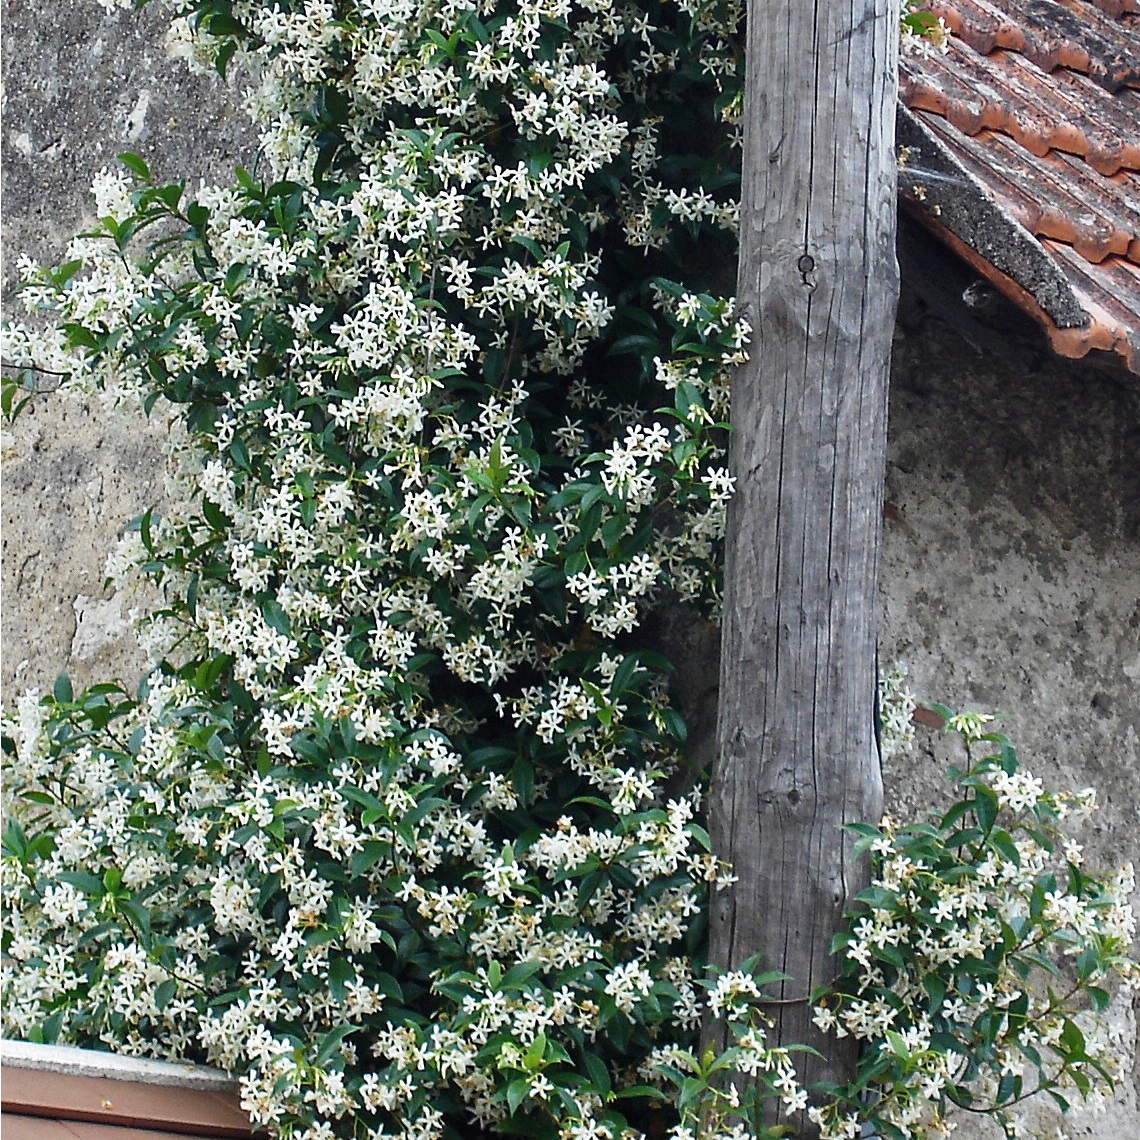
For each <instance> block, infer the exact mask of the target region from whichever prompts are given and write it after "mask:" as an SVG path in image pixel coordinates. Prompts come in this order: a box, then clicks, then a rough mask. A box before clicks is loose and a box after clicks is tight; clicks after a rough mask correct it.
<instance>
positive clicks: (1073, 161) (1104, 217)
mask: <svg viewBox="0 0 1140 1140" xmlns="http://www.w3.org/2000/svg"><path fill="white" fill-rule="evenodd" d="M930 8H931V11H932V12H934V13H935V14H936V15H940V16H942V17H943V18H944V19H945V21H946V23H947V25H948V26H949V27H950V28H951V29H952V31H953V32H954V36H953V38H952V39H951V41H950V45H949V50H948V51H947V52H946V53H945V54H931V55H928V56H919V55H908V56H905V57H904V59H903V61H902V63H901V66H900V81H899V93H900V96H901V98H902V101H903V103H904V104H905V106H906V107H907V108H909V109H910V112H911V114H910V115H909V117H906V118H905V120H904V119H903V118H900V132H899V137H900V140H901V141H902V142H904V143H906V144H907V146H908V147H909V148H911V149H913V150H914V152H915V155H916V158H917V161H916V162H915V163H913V164H911V165H909V166H908V165H906V164H904V166H903V169H902V171H901V172H900V193H901V194H902V195H903V198H904V202H907V203H908V207H909V209H910V210H911V212H912V213H914V214H915V215H916V216H918V217H919V219H920V220H922V221H923V222H924V223H925V224H926V225H927V226H928V228H930V229H932V230H934V231H935V232H936V233H937V234H938V235H939V236H940V237H942V238H943V240H945V241H946V242H947V244H949V245H951V246H952V248H955V249H956V250H957V251H958V252H959V253H960V254H962V255H963V256H965V257H966V258H967V260H969V261H970V263H971V264H972V265H974V266H975V268H976V269H977V270H978V271H979V272H981V273H983V274H984V275H985V276H987V277H988V278H989V279H990V280H991V281H992V282H993V283H994V284H995V285H996V286H997V287H998V288H999V289H1001V290H1002V292H1004V293H1005V294H1006V295H1007V296H1009V297H1011V298H1012V299H1013V300H1014V301H1015V302H1016V303H1018V304H1019V305H1021V307H1022V308H1024V309H1025V310H1026V311H1027V312H1029V313H1030V314H1031V315H1032V316H1034V317H1035V318H1036V319H1037V320H1038V321H1039V322H1040V323H1041V324H1042V325H1043V326H1044V328H1045V331H1046V332H1047V333H1048V335H1049V337H1050V340H1051V341H1052V343H1053V346H1054V348H1055V349H1056V350H1057V351H1058V352H1061V353H1063V354H1064V355H1068V356H1081V355H1084V354H1085V353H1087V352H1088V351H1090V350H1091V349H1104V350H1107V351H1112V352H1116V353H1118V354H1119V355H1120V356H1122V357H1123V358H1124V359H1125V361H1126V362H1127V363H1128V365H1129V367H1131V368H1132V369H1133V370H1134V371H1137V372H1140V0H932V2H931V4H930Z"/></svg>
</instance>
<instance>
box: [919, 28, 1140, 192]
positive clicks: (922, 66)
mask: <svg viewBox="0 0 1140 1140" xmlns="http://www.w3.org/2000/svg"><path fill="white" fill-rule="evenodd" d="M899 74H900V79H899V90H900V93H901V94H902V97H903V100H904V102H905V103H906V104H907V106H908V107H912V108H915V109H917V110H922V111H932V112H934V113H935V114H937V115H941V116H942V117H943V118H945V119H947V120H948V121H949V122H951V123H953V124H954V126H955V127H957V128H958V130H960V131H961V132H963V134H967V135H976V134H977V133H978V131H980V130H982V129H983V128H989V129H990V130H996V131H1001V132H1003V133H1004V134H1008V135H1009V136H1010V137H1011V138H1015V139H1017V141H1018V142H1019V143H1021V145H1022V146H1023V147H1025V149H1026V150H1028V151H1029V152H1030V153H1031V154H1036V155H1044V154H1048V152H1049V151H1050V150H1063V151H1067V152H1068V153H1069V154H1076V155H1080V156H1081V157H1082V158H1085V159H1087V160H1088V162H1089V164H1090V165H1091V166H1092V167H1093V168H1094V169H1095V170H1098V171H1100V172H1101V173H1102V174H1115V173H1116V171H1118V170H1119V169H1121V167H1129V168H1132V169H1136V168H1137V167H1140V114H1138V112H1140V92H1135V91H1131V90H1127V91H1124V92H1123V93H1121V94H1117V95H1111V94H1109V93H1108V92H1107V91H1105V90H1104V88H1102V87H1100V86H1099V85H1098V84H1096V83H1093V82H1092V81H1091V80H1090V79H1088V78H1087V77H1086V76H1083V75H1080V74H1078V73H1075V72H1071V71H1066V70H1062V71H1058V72H1056V73H1054V74H1048V73H1046V72H1044V71H1042V70H1041V68H1039V67H1038V66H1037V65H1036V64H1034V63H1031V62H1030V61H1029V60H1027V59H1026V58H1025V57H1024V56H1022V55H1020V54H1018V53H1017V52H1012V51H1002V50H995V51H993V52H990V54H989V55H981V54H979V53H978V52H976V51H974V50H973V48H970V47H969V46H967V45H965V44H963V43H962V42H961V41H958V40H951V41H950V50H949V51H948V52H947V54H946V55H944V56H941V55H938V56H935V55H931V56H925V57H923V56H907V57H905V58H904V59H903V61H902V66H901V68H900V73H899Z"/></svg>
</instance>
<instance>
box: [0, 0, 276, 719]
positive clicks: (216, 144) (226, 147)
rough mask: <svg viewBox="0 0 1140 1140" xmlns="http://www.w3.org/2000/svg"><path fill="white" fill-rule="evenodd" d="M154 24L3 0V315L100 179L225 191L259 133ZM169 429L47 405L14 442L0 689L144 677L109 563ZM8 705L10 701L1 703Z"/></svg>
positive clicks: (54, 258) (78, 7) (78, 4)
mask: <svg viewBox="0 0 1140 1140" xmlns="http://www.w3.org/2000/svg"><path fill="white" fill-rule="evenodd" d="M164 27H165V24H164V20H163V18H162V17H161V16H160V14H159V13H158V12H157V11H151V10H145V11H144V12H142V13H141V14H138V15H136V14H133V13H129V12H115V13H112V14H107V13H104V12H103V10H102V8H100V6H99V5H98V3H96V0H56V2H55V3H51V4H31V3H28V2H27V0H4V41H3V83H4V86H3V175H2V177H3V201H4V265H3V274H4V276H3V285H4V307H5V314H6V315H15V313H16V304H15V302H14V298H13V292H12V290H13V286H14V284H15V281H16V259H17V257H18V256H19V255H20V254H26V255H28V256H30V257H32V258H34V259H36V260H37V261H42V262H45V263H47V264H56V263H58V262H59V261H60V260H62V257H63V253H64V249H65V247H66V245H67V242H68V240H69V238H70V237H71V236H72V235H73V234H75V233H78V232H80V231H81V230H82V229H84V228H85V227H86V226H87V225H88V224H90V223H91V222H92V221H93V214H92V212H91V211H92V205H91V198H90V195H89V190H90V185H91V180H92V178H93V176H94V175H95V173H96V172H98V171H99V170H100V169H102V168H104V167H107V166H112V165H114V162H115V155H116V154H118V153H120V152H121V151H128V150H129V151H134V152H135V153H137V154H140V155H142V156H143V158H145V159H146V160H147V162H149V163H150V166H151V169H152V171H153V172H154V175H155V177H156V178H159V179H172V180H173V179H185V181H186V182H187V184H188V185H191V186H195V185H197V183H198V181H199V179H201V178H205V179H207V180H208V181H217V180H225V181H227V182H228V181H229V180H230V178H231V176H232V168H233V166H234V165H235V164H237V163H243V164H248V163H249V162H250V161H251V159H252V157H253V145H254V138H255V136H254V132H253V130H252V124H250V123H249V121H248V119H247V118H246V116H245V113H244V112H243V111H241V110H239V109H237V107H236V101H235V100H234V99H233V98H232V95H231V94H230V93H229V92H227V91H226V90H225V88H224V86H223V84H222V83H221V81H220V80H218V79H214V78H212V77H198V76H192V75H190V74H189V73H188V71H187V69H186V68H185V66H184V65H182V64H181V63H180V62H178V61H175V60H172V59H170V58H168V56H167V54H166V51H165V49H164V47H163V42H162V33H163V31H164ZM166 430H167V428H166V425H165V424H163V423H151V424H149V425H140V424H138V423H129V424H125V423H122V422H119V421H118V420H116V419H114V418H111V419H109V418H108V417H107V416H106V414H105V413H103V412H102V410H101V409H100V408H99V407H98V406H92V407H79V406H75V405H73V404H67V403H65V402H63V401H61V400H58V399H53V398H52V397H50V396H44V397H40V398H38V399H37V400H36V401H35V403H34V406H33V407H32V408H31V410H30V411H29V412H28V413H26V414H25V415H24V417H23V418H22V419H21V420H20V421H19V422H18V424H17V426H16V427H15V429H14V430H11V431H6V432H5V433H4V442H3V451H4V492H5V493H4V497H3V565H4V578H3V586H4V589H3V602H4V606H3V662H2V671H0V684H2V685H3V689H4V692H5V693H6V694H9V695H10V694H12V693H13V692H14V691H15V688H17V687H28V686H36V687H39V688H41V689H44V688H48V689H50V687H51V684H52V681H53V680H54V678H55V676H56V675H57V674H58V673H59V672H60V671H64V670H65V671H67V672H68V673H69V674H70V675H71V676H72V678H73V680H74V681H75V683H76V685H77V687H78V686H80V685H82V684H85V683H87V682H89V681H93V680H97V679H103V678H106V677H107V676H108V675H110V674H113V673H116V672H118V673H122V674H124V675H132V674H135V673H137V671H138V668H139V665H140V661H139V658H138V656H137V654H136V653H135V652H134V651H133V639H132V637H131V635H130V634H129V630H128V626H127V623H126V620H125V615H124V614H123V613H122V609H121V607H120V606H119V604H118V603H117V601H116V600H115V599H114V598H109V597H107V596H106V595H105V594H104V591H103V564H104V559H105V558H106V555H107V553H108V552H109V551H110V549H111V547H112V545H113V544H114V541H115V539H116V536H117V535H118V534H119V532H120V531H121V530H122V528H123V526H124V524H125V523H127V522H128V521H129V520H130V519H131V518H133V517H135V516H137V515H139V514H141V513H142V512H143V511H145V510H146V509H147V507H148V506H149V505H150V504H151V503H153V502H154V501H155V500H156V498H157V497H158V495H159V493H160V491H161V484H162V480H161V472H160V460H159V455H160V444H161V439H162V436H163V434H164V433H165V431H166ZM6 699H7V698H6Z"/></svg>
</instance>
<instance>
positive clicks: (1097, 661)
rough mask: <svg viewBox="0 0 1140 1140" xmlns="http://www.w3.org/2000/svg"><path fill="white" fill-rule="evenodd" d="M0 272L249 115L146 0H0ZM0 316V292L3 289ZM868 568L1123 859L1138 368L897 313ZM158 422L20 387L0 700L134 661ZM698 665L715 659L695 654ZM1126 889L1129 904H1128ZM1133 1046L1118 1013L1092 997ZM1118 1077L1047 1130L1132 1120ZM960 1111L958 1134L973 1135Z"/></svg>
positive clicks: (913, 659)
mask: <svg viewBox="0 0 1140 1140" xmlns="http://www.w3.org/2000/svg"><path fill="white" fill-rule="evenodd" d="M3 10H4V29H3V30H4V33H5V34H4V41H3V53H4V58H3V68H4V96H3V98H4V107H3V110H4V120H3V194H4V198H3V202H4V213H5V225H6V246H5V267H4V285H5V290H6V292H7V291H8V290H10V288H11V286H12V284H13V278H14V260H15V256H16V255H17V254H18V253H29V254H31V255H32V256H34V257H37V258H40V259H43V260H45V261H49V262H50V261H53V260H55V259H58V258H59V257H60V256H61V255H62V251H63V247H64V245H65V243H66V240H67V238H68V237H69V236H70V235H71V234H72V233H74V232H76V231H77V230H78V229H80V228H82V226H83V222H84V220H85V219H86V218H87V217H88V215H87V211H88V210H89V208H90V207H89V199H88V197H87V187H88V184H89V183H90V180H91V177H92V175H93V174H94V173H95V172H96V171H97V170H98V169H100V168H101V167H102V166H104V165H108V164H109V163H110V162H111V161H112V160H113V156H114V154H115V153H116V152H118V151H120V150H128V149H129V150H134V151H137V152H138V153H140V154H142V155H143V157H144V158H146V159H147V160H148V161H149V162H151V164H152V167H153V168H154V169H155V171H156V173H157V174H158V175H159V176H160V177H164V176H169V177H185V178H186V179H187V181H188V182H191V183H196V181H197V179H198V178H199V177H200V176H205V177H207V178H209V179H215V178H221V179H225V178H227V176H228V170H229V168H230V167H231V166H232V165H233V163H235V162H245V161H248V160H249V158H250V157H251V153H252V152H251V148H252V140H253V135H252V131H251V130H250V128H249V125H248V124H247V122H246V121H245V119H244V116H243V115H242V114H241V113H240V112H238V111H237V110H235V109H234V102H233V99H232V95H231V94H229V93H227V92H226V90H225V89H224V88H222V87H221V86H220V84H219V83H218V82H217V81H212V80H210V79H208V78H196V77H191V76H189V75H188V74H186V72H185V70H184V68H183V67H182V65H181V64H179V63H176V62H174V61H170V60H168V59H167V57H166V56H165V53H164V51H163V48H162V46H161V37H160V35H159V28H160V21H159V19H158V18H157V16H156V15H155V14H154V13H144V14H143V15H142V16H141V17H140V16H134V15H131V14H128V13H114V14H111V15H107V14H105V13H103V11H102V9H101V8H100V7H99V6H98V5H97V3H95V0H57V2H56V3H55V4H52V5H40V4H34V5H33V4H31V3H28V2H27V0H4V7H3ZM9 311H11V309H10V308H9ZM891 416H892V420H891V430H890V455H889V463H888V475H887V490H886V497H887V499H888V502H889V506H888V511H887V518H886V523H885V536H884V556H883V570H882V579H881V581H882V585H881V605H882V629H881V645H882V650H881V658H882V660H883V662H884V663H889V662H892V661H903V662H905V663H906V665H907V667H908V669H909V683H910V687H911V688H912V689H914V691H915V692H916V693H917V695H918V696H919V697H920V698H925V699H931V700H938V701H942V702H945V703H947V704H949V705H951V706H953V707H958V708H972V709H977V710H979V711H984V712H1000V713H1001V714H1003V718H1004V719H1003V725H1004V727H1005V729H1006V731H1007V732H1009V733H1010V735H1011V736H1012V737H1013V738H1014V740H1015V741H1016V742H1017V743H1018V744H1019V746H1020V750H1021V755H1022V759H1023V761H1024V763H1025V764H1026V765H1027V766H1028V767H1029V768H1030V769H1031V770H1032V771H1033V772H1034V773H1035V774H1038V775H1041V776H1043V777H1045V778H1046V779H1047V780H1048V781H1050V782H1053V783H1058V784H1060V785H1063V786H1069V787H1072V788H1083V787H1085V786H1087V785H1090V784H1091V785H1095V786H1096V787H1097V788H1098V791H1099V794H1100V799H1101V801H1102V803H1103V805H1104V806H1103V809H1102V811H1101V813H1100V814H1099V816H1097V817H1095V818H1094V820H1093V821H1092V822H1091V823H1090V824H1089V825H1088V827H1087V828H1086V831H1085V833H1084V834H1083V836H1082V838H1083V839H1084V841H1085V842H1086V844H1087V848H1088V854H1087V859H1088V862H1089V863H1090V864H1091V865H1094V866H1097V865H1099V866H1114V865H1116V864H1118V863H1119V862H1120V861H1121V860H1122V859H1125V858H1136V857H1137V855H1138V854H1140V852H1138V844H1137V835H1138V831H1140V702H1138V700H1137V690H1138V686H1140V462H1138V459H1140V381H1137V379H1136V378H1135V377H1132V378H1129V377H1127V376H1125V375H1124V374H1122V373H1113V372H1107V371H1106V372H1101V371H1098V370H1097V369H1096V368H1094V367H1091V366H1088V365H1081V364H1074V363H1070V362H1065V361H1061V360H1058V359H1055V358H1038V357H1032V356H1031V357H1029V358H1027V359H1026V360H1023V361H1021V362H1017V361H1013V362H1011V361H1008V360H1003V361H997V360H994V359H992V358H986V357H982V356H979V355H978V354H976V353H975V352H973V350H971V349H969V348H968V347H967V346H966V345H965V344H964V343H963V342H962V341H961V340H959V339H958V337H957V335H956V334H954V333H953V332H951V331H950V330H948V329H947V328H946V327H944V326H942V325H940V324H938V323H937V322H936V321H933V320H923V319H921V314H919V315H918V316H916V314H915V310H913V309H912V310H911V313H910V319H909V321H904V322H903V323H902V324H901V325H900V331H899V335H898V338H897V342H896V351H895V366H894V381H893V392H892V406H891ZM166 430H167V429H166V427H165V425H163V424H160V423H156V424H152V425H150V427H149V428H140V426H139V425H138V424H136V423H130V424H124V423H119V422H115V421H113V420H109V419H108V418H107V417H106V416H105V415H104V414H102V413H100V412H99V410H98V409H97V408H94V407H89V408H84V407H78V406H73V405H64V404H62V403H61V402H60V401H58V400H52V399H51V398H50V397H43V398H41V399H39V400H37V401H36V403H35V405H34V407H33V408H32V409H31V410H30V411H29V412H28V413H26V414H25V416H24V417H23V418H22V419H21V421H20V422H19V423H18V424H17V425H16V427H15V428H14V429H12V430H11V431H9V432H6V433H5V440H4V451H5V462H4V492H5V493H4V497H3V554H4V576H3V585H4V608H3V662H2V673H0V678H2V684H3V687H4V693H5V703H6V704H8V705H10V704H11V701H12V699H13V698H14V696H15V695H16V693H17V691H18V690H20V689H22V688H24V687H27V686H32V685H34V686H38V687H40V688H41V689H42V688H50V686H51V683H52V680H53V679H54V677H55V675H56V674H57V673H58V672H60V671H66V672H68V673H69V674H70V675H71V676H72V678H73V680H74V682H75V684H76V686H77V687H79V686H80V685H83V684H85V683H89V682H92V681H95V680H102V679H106V678H107V677H109V676H112V675H115V674H119V675H122V676H123V677H127V678H130V677H133V676H134V675H136V674H137V671H138V669H139V665H140V661H139V657H138V656H137V653H136V652H135V651H134V650H133V648H132V641H131V637H130V635H129V631H128V628H127V623H126V621H125V615H124V614H123V613H122V608H121V606H120V605H119V604H118V602H117V600H116V599H115V598H113V597H108V596H106V595H105V594H104V593H103V589H102V578H103V569H102V568H103V562H104V559H105V557H106V554H107V552H108V551H109V550H110V548H111V546H112V544H113V542H114V539H115V536H116V535H117V533H119V531H121V529H122V527H123V526H124V525H125V524H126V523H127V522H128V521H129V520H130V519H131V518H132V517H134V516H136V515H138V514H140V513H142V512H143V511H144V510H146V508H147V507H148V506H149V505H151V504H152V503H153V502H154V501H155V500H156V499H157V497H158V496H159V494H160V489H161V461H160V454H161V442H162V436H163V433H164V432H165V431H166ZM713 669H714V673H713V674H712V675H715V666H713ZM953 759H954V756H953V753H952V752H951V751H949V750H948V747H947V741H946V739H945V738H943V737H940V736H938V735H937V734H935V733H933V732H932V731H930V730H924V729H920V730H919V735H918V739H917V741H916V743H915V746H914V747H913V749H912V750H911V751H910V752H908V753H906V754H904V755H903V756H900V757H898V758H897V759H896V760H894V761H892V762H891V763H890V764H889V765H888V769H887V783H888V792H889V799H890V800H891V810H892V811H894V812H896V813H897V814H900V815H901V814H903V813H906V814H914V813H921V812H923V811H924V810H927V809H928V808H931V807H933V806H936V805H937V804H938V803H939V802H941V797H942V796H943V790H942V789H943V781H942V771H943V770H944V768H945V765H946V763H947V762H949V761H952V760H953ZM1135 901H1138V902H1140V900H1135ZM1114 1032H1115V1033H1116V1035H1117V1038H1118V1040H1119V1047H1120V1050H1121V1052H1122V1054H1123V1055H1125V1056H1126V1057H1128V1058H1129V1061H1130V1063H1134V1062H1135V1061H1136V1058H1137V1056H1138V1050H1137V1039H1136V1019H1135V1016H1134V1012H1133V1010H1131V1009H1128V1008H1124V1009H1122V1010H1121V1011H1120V1013H1119V1014H1118V1015H1117V1016H1116V1021H1115V1022H1114ZM1136 1080H1140V1068H1137V1069H1135V1070H1134V1080H1133V1081H1132V1082H1126V1083H1125V1085H1124V1087H1122V1088H1121V1089H1120V1090H1119V1094H1118V1097H1117V1099H1116V1101H1115V1102H1114V1103H1113V1104H1112V1105H1111V1106H1110V1107H1109V1108H1108V1110H1107V1112H1106V1113H1104V1114H1103V1115H1091V1114H1088V1113H1078V1114H1077V1115H1076V1116H1075V1117H1074V1118H1073V1119H1072V1121H1071V1123H1070V1124H1069V1125H1068V1126H1067V1128H1068V1132H1069V1134H1070V1135H1071V1136H1072V1137H1074V1138H1077V1137H1081V1138H1086V1140H1110V1138H1111V1140H1122V1138H1124V1137H1131V1136H1140V1102H1138V1098H1137V1088H1136ZM996 1134H997V1133H996V1131H995V1130H994V1129H993V1127H992V1126H987V1125H984V1124H978V1123H976V1122H973V1121H967V1122H964V1123H963V1124H962V1126H961V1128H960V1129H959V1132H958V1133H957V1135H958V1136H960V1137H964V1138H966V1140H973V1138H975V1137H977V1138H981V1137H984V1136H996Z"/></svg>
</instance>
